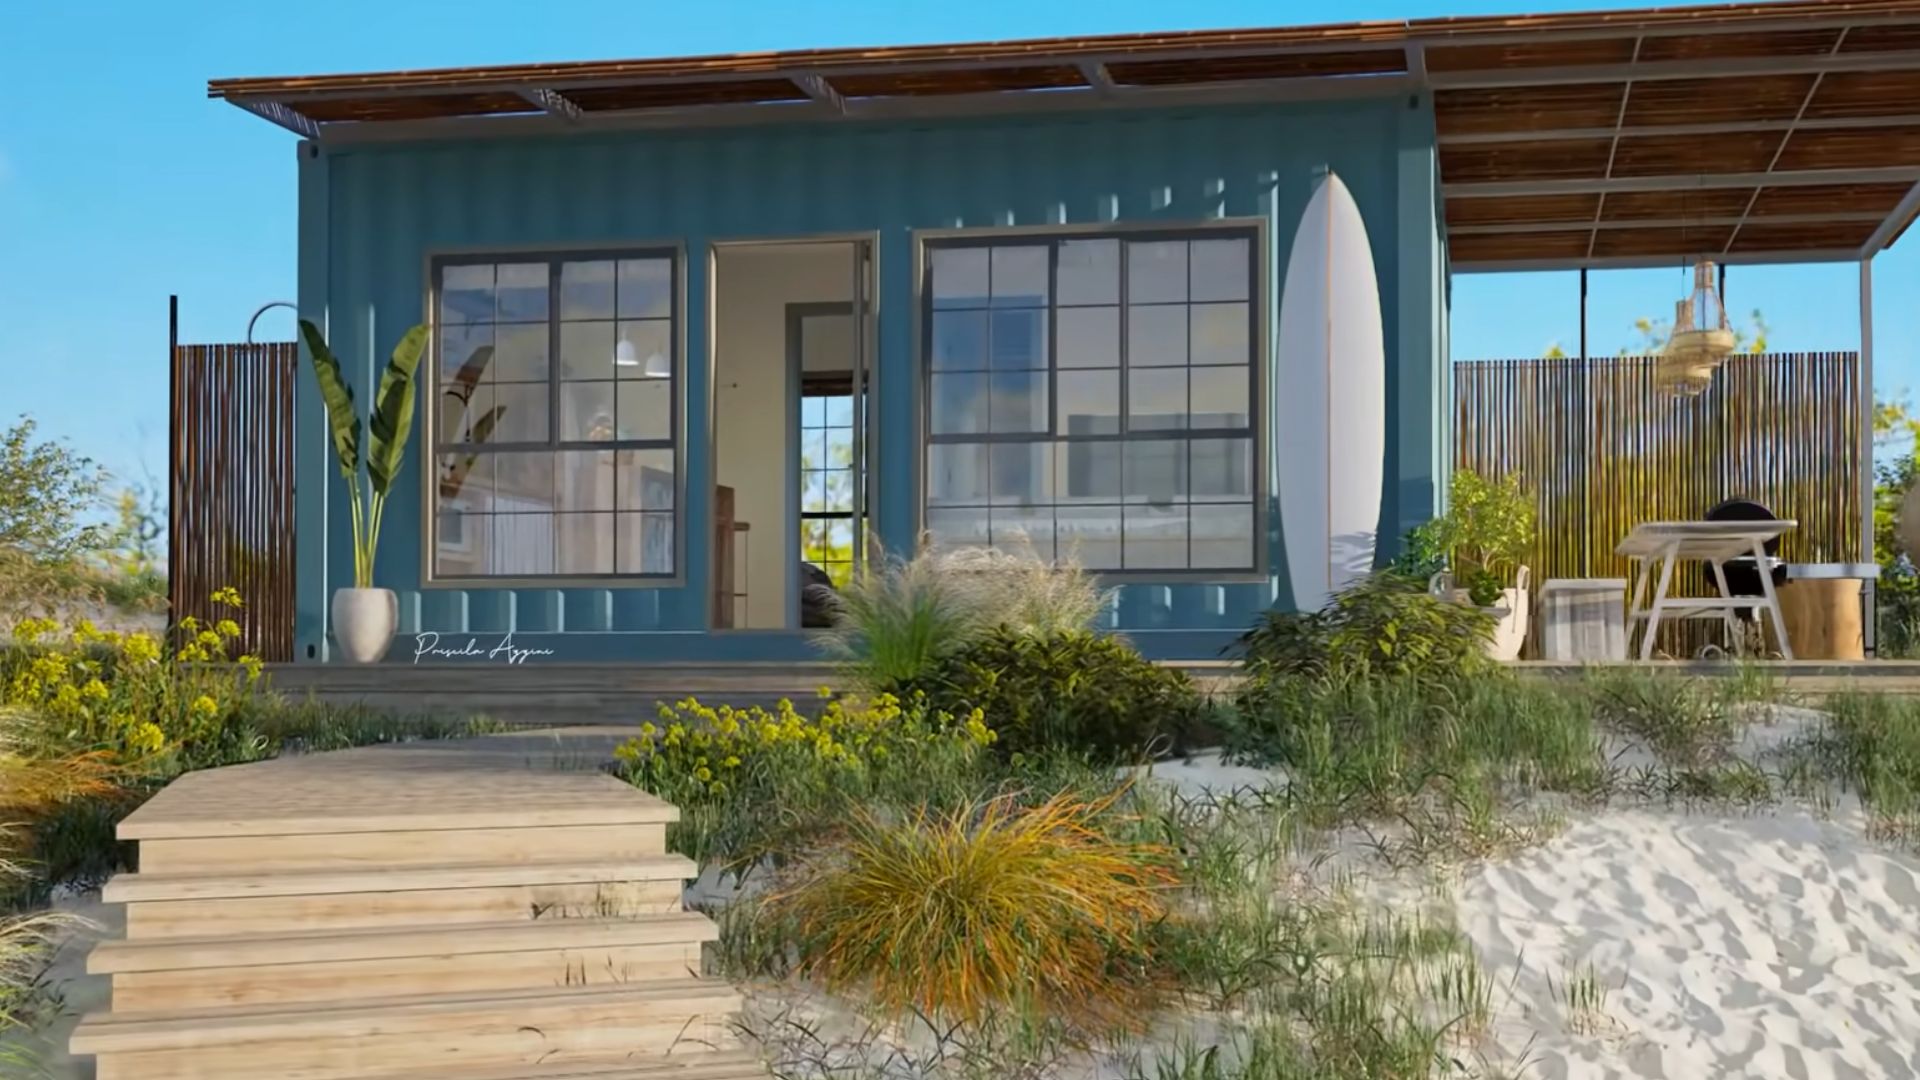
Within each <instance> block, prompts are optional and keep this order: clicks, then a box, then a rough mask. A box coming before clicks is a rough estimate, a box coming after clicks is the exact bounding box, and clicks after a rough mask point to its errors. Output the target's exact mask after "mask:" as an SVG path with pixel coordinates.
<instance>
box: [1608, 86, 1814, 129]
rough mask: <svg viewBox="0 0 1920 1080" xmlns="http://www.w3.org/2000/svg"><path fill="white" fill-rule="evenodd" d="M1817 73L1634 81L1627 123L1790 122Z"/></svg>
mask: <svg viewBox="0 0 1920 1080" xmlns="http://www.w3.org/2000/svg"><path fill="white" fill-rule="evenodd" d="M1817 78H1818V76H1816V75H1806V74H1797V75H1768V76H1759V77H1755V78H1746V79H1675V80H1670V81H1666V80H1663V81H1654V82H1643V83H1637V84H1635V85H1634V88H1633V99H1632V100H1631V101H1629V102H1628V104H1627V114H1626V117H1625V120H1624V122H1625V124H1626V126H1628V127H1643V126H1645V127H1653V126H1658V125H1661V124H1710V123H1717V122H1720V121H1752V120H1791V119H1793V118H1794V116H1795V115H1797V114H1798V112H1799V110H1800V103H1801V102H1802V101H1804V100H1806V96H1807V91H1809V90H1811V89H1813V84H1814V81H1815V79H1817Z"/></svg>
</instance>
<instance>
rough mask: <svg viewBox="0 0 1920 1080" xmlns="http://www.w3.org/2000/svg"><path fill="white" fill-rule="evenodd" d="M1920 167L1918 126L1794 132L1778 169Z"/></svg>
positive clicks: (1919, 134)
mask: <svg viewBox="0 0 1920 1080" xmlns="http://www.w3.org/2000/svg"><path fill="white" fill-rule="evenodd" d="M1882 165H1920V125H1913V126H1906V127H1891V128H1857V129H1852V130H1847V131H1796V132H1794V133H1793V136H1792V138H1789V139H1788V140H1787V145H1786V148H1785V149H1784V150H1782V151H1781V152H1780V161H1779V163H1778V166H1777V167H1778V168H1781V169H1857V168H1870V167H1876V166H1882Z"/></svg>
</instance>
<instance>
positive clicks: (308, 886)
mask: <svg viewBox="0 0 1920 1080" xmlns="http://www.w3.org/2000/svg"><path fill="white" fill-rule="evenodd" d="M695 873H696V870H695V867H694V864H693V863H692V862H691V861H689V860H687V859H685V858H683V857H681V856H678V855H653V856H644V857H641V858H634V859H621V860H616V861H610V862H538V863H506V864H494V863H487V864H477V865H456V866H433V867H407V868H403V869H393V870H376V869H356V870H319V871H280V872H274V873H265V874H145V873H139V874H122V875H119V876H117V877H115V878H113V879H112V880H110V881H108V882H107V884H106V887H105V888H104V889H103V890H102V892H101V896H102V899H104V900H106V901H107V902H108V903H124V904H126V905H127V938H128V940H130V941H140V940H146V939H152V938H163V937H215V936H237V935H245V934H273V933H280V932H285V931H299V930H345V929H352V928H358V927H377V926H402V925H417V926H432V925H444V924H449V923H477V922H505V921H508V920H521V919H543V918H588V917H598V918H621V917H628V916H633V915H652V914H659V913H662V912H667V911H674V910H677V909H678V908H679V905H680V894H681V889H682V885H683V883H684V882H685V881H686V880H687V879H689V878H691V877H693V876H694V875H695Z"/></svg>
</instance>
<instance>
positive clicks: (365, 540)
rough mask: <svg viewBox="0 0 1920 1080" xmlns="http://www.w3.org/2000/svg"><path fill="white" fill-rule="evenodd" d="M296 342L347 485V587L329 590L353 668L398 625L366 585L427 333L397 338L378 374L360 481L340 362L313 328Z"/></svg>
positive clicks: (353, 415) (380, 648)
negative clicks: (308, 357) (307, 358)
mask: <svg viewBox="0 0 1920 1080" xmlns="http://www.w3.org/2000/svg"><path fill="white" fill-rule="evenodd" d="M300 336H301V338H302V339H303V340H305V341H306V343H307V352H308V353H310V354H312V356H313V372H314V375H315V376H316V377H317V378H318V379H319V381H320V400H321V401H322V402H324V403H325V404H326V407H327V427H328V431H329V434H330V435H331V436H332V439H333V456H334V461H335V463H336V464H338V465H339V466H340V476H341V478H342V479H344V480H345V481H346V482H347V506H348V510H349V513H350V516H351V520H352V525H353V585H352V586H351V587H343V588H340V589H336V590H334V593H333V605H332V615H333V637H334V640H335V641H337V642H338V643H339V645H340V651H341V652H342V653H343V654H345V655H346V658H347V659H348V660H350V661H352V662H353V663H356V664H373V663H378V662H379V661H380V659H381V658H382V657H384V656H386V655H387V649H388V647H389V646H391V645H392V644H393V635H394V631H395V630H396V629H398V627H399V623H400V604H399V600H398V598H397V597H395V596H394V593H393V590H392V589H378V588H375V587H374V584H373V556H374V552H375V550H376V549H377V548H378V547H379V545H380V518H381V516H382V515H383V514H384V513H385V511H386V508H387V496H388V494H389V493H391V492H392V490H393V484H394V481H395V479H396V478H397V477H398V476H399V475H400V463H401V460H402V458H403V457H404V456H405V455H406V450H407V435H408V433H409V432H410V431H412V430H413V398H414V375H415V374H416V373H417V372H418V371H419V370H420V358H421V356H422V355H423V354H424V353H425V352H426V348H427V328H426V327H425V326H416V327H414V328H413V329H411V330H409V331H407V332H406V334H404V335H403V336H402V337H401V338H400V344H398V345H395V346H394V347H393V354H392V356H390V357H388V359H387V366H386V370H384V371H382V372H381V373H380V386H379V388H378V390H377V391H376V393H375V395H374V402H373V413H372V415H371V416H369V417H368V418H367V423H366V432H367V435H368V438H367V439H366V455H365V464H366V481H365V483H364V484H363V483H362V482H361V479H360V472H361V452H360V450H361V423H360V413H359V411H358V410H357V409H356V408H355V407H354V403H353V388H352V387H351V386H348V385H347V380H346V378H345V377H344V376H343V375H342V374H341V371H340V361H339V359H338V358H336V357H335V356H334V355H333V350H332V349H330V348H328V347H327V339H326V336H325V335H324V334H322V333H321V332H320V328H319V327H317V326H315V325H314V324H313V323H311V322H309V321H307V320H305V319H302V320H300Z"/></svg>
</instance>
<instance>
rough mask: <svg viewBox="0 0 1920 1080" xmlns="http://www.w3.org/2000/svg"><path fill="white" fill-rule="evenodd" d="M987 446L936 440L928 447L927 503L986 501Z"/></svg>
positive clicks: (965, 504) (979, 503) (972, 504)
mask: <svg viewBox="0 0 1920 1080" xmlns="http://www.w3.org/2000/svg"><path fill="white" fill-rule="evenodd" d="M987 462H988V457H987V446H986V444H984V443H934V444H932V445H931V446H928V447H927V505H928V506H951V505H960V506H981V505H984V504H985V503H986V501H987V475H988V468H987Z"/></svg>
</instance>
